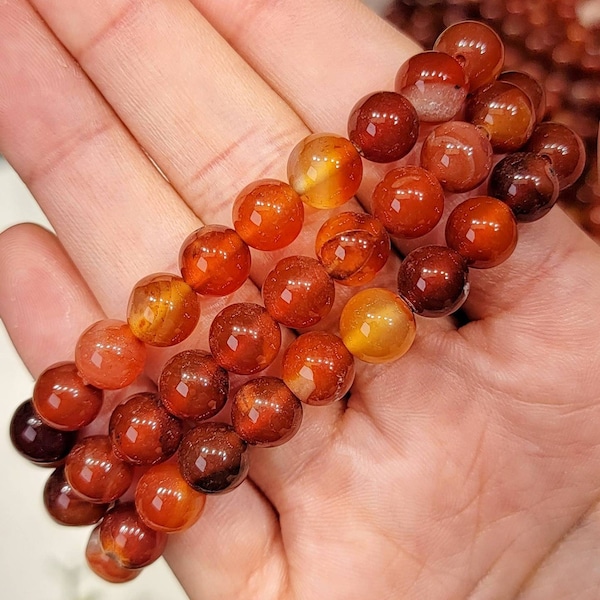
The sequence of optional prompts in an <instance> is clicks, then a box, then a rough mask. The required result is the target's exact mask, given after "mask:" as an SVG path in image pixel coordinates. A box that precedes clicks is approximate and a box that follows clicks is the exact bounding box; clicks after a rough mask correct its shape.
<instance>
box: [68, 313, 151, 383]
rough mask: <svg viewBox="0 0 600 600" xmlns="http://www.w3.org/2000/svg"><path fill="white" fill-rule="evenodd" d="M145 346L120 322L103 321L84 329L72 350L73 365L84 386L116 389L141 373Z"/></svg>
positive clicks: (113, 320) (127, 326) (144, 357)
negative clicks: (73, 350) (75, 366)
mask: <svg viewBox="0 0 600 600" xmlns="http://www.w3.org/2000/svg"><path fill="white" fill-rule="evenodd" d="M145 362H146V346H144V344H143V343H142V342H141V341H140V340H138V339H137V338H136V337H135V336H134V335H133V333H132V331H131V329H130V328H129V325H127V323H124V322H123V321H117V320H115V319H106V320H104V321H98V322H97V323H94V324H93V325H92V326H91V327H88V328H87V329H86V330H85V331H84V332H83V333H82V334H81V336H80V338H79V340H78V342H77V346H76V347H75V364H76V365H77V369H78V371H79V374H80V375H81V377H82V378H83V380H84V381H85V382H86V383H89V384H90V385H93V386H95V387H98V388H101V389H105V390H117V389H121V388H124V387H126V386H128V385H129V384H130V383H133V382H134V381H135V380H136V379H137V378H138V377H139V376H140V375H141V374H142V372H143V370H144V363H145Z"/></svg>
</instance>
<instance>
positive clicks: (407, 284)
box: [398, 246, 469, 317]
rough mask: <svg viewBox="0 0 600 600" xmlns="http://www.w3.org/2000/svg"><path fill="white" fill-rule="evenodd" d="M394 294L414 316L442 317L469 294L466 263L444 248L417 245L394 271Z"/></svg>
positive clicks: (453, 251)
mask: <svg viewBox="0 0 600 600" xmlns="http://www.w3.org/2000/svg"><path fill="white" fill-rule="evenodd" d="M398 291H399V293H400V295H401V296H402V297H403V298H404V299H405V300H406V301H407V302H408V304H409V305H410V306H411V307H412V309H413V310H414V312H415V313H417V314H419V315H421V316H423V317H443V316H445V315H448V314H450V313H452V312H454V311H455V310H457V309H458V308H460V306H461V305H462V303H463V302H464V301H465V300H466V298H467V295H468V293H469V269H468V267H467V262H466V260H465V259H464V258H463V257H462V256H461V255H460V254H459V253H458V252H456V251H455V250H452V249H451V248H448V247H447V246H421V247H420V248H416V249H415V250H413V251H412V252H410V253H409V254H408V255H407V256H406V258H405V259H404V260H403V261H402V264H401V265H400V270H399V271H398Z"/></svg>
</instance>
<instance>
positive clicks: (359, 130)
mask: <svg viewBox="0 0 600 600" xmlns="http://www.w3.org/2000/svg"><path fill="white" fill-rule="evenodd" d="M348 137H349V138H350V141H351V142H352V143H353V144H354V145H355V146H356V149H357V150H358V152H359V153H360V154H361V156H364V157H365V158H366V159H367V160H371V161H373V162H378V163H387V162H393V161H395V160H399V159H401V158H402V157H403V156H406V155H407V154H408V153H409V152H410V151H411V150H412V148H413V146H414V145H415V143H416V141H417V138H418V137H419V117H418V116H417V111H416V110H415V109H414V107H413V105H412V104H411V103H410V102H409V101H408V100H407V99H406V98H405V97H404V96H402V95H400V94H396V93H395V92H377V93H375V94H371V95H369V96H366V97H365V98H362V99H361V100H360V101H359V102H358V103H357V104H356V106H355V107H354V108H353V109H352V112H351V113H350V118H349V120H348Z"/></svg>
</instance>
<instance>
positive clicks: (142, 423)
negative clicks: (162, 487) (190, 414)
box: [108, 392, 182, 465]
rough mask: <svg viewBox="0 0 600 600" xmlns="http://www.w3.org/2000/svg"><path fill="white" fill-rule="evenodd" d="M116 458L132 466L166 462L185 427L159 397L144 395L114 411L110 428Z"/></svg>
mask: <svg viewBox="0 0 600 600" xmlns="http://www.w3.org/2000/svg"><path fill="white" fill-rule="evenodd" d="M108 431H109V435H110V441H111V442H112V445H113V450H114V451H115V454H116V455H117V456H118V457H119V458H120V459H121V460H124V461H126V462H128V463H131V464H132V465H153V464H155V463H158V462H162V461H164V460H167V458H169V457H170V456H172V455H173V454H174V453H175V452H176V451H177V448H178V447H179V442H180V441H181V435H182V424H181V421H179V419H176V418H175V417H173V416H172V415H171V414H169V413H168V412H167V410H166V408H164V406H163V405H162V404H161V402H160V400H159V399H158V396H157V395H156V394H151V393H148V392H143V393H139V394H134V395H133V396H131V397H129V398H128V399H127V400H126V401H125V402H124V403H123V404H120V405H119V406H117V407H116V408H115V410H114V411H113V413H112V415H111V417H110V423H109V426H108Z"/></svg>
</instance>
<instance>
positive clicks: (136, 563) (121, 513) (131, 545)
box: [99, 502, 167, 569]
mask: <svg viewBox="0 0 600 600" xmlns="http://www.w3.org/2000/svg"><path fill="white" fill-rule="evenodd" d="M99 534H100V545H101V546H102V548H103V549H104V551H105V552H106V553H107V554H109V555H111V556H113V557H114V558H115V560H116V561H117V562H118V563H119V564H120V565H121V566H123V567H125V568H126V569H140V568H141V567H146V566H148V565H149V564H151V563H153V562H154V561H155V560H157V559H158V558H159V557H160V556H161V555H162V553H163V551H164V549H165V547H166V545H167V534H166V533H163V532H161V531H155V530H154V529H151V528H150V527H148V525H146V524H145V523H144V522H143V521H142V520H141V519H140V517H139V515H138V514H137V512H136V510H135V506H134V504H133V502H124V503H123V504H117V505H116V506H115V507H114V508H113V509H111V510H109V511H108V513H106V516H105V517H104V520H103V521H102V523H100V531H99Z"/></svg>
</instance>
